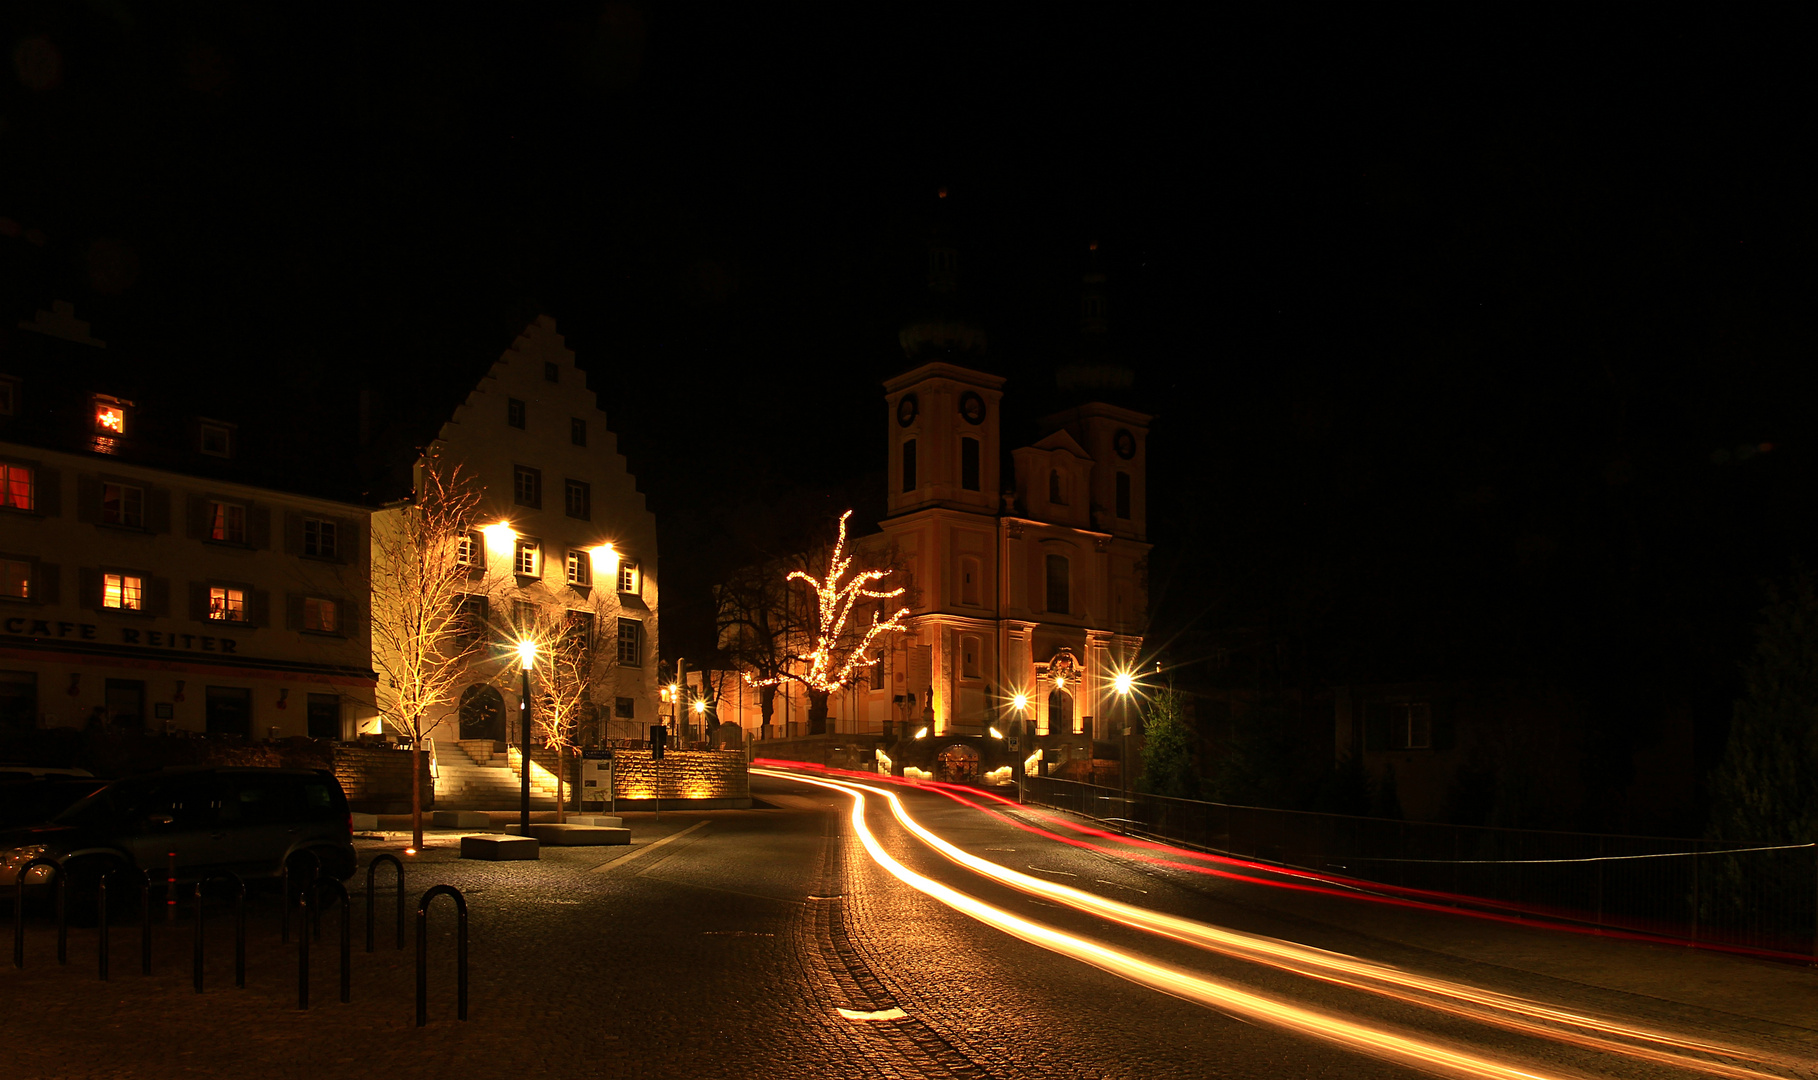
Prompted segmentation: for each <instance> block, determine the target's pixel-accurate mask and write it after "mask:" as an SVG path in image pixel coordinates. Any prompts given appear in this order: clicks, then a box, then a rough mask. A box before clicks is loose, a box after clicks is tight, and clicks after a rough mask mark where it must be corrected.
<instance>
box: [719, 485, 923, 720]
mask: <svg viewBox="0 0 1818 1080" xmlns="http://www.w3.org/2000/svg"><path fill="white" fill-rule="evenodd" d="M851 516H852V511H850V510H848V511H846V512H845V513H844V514H841V515H840V524H839V535H838V537H837V538H836V539H835V540H834V543H833V547H832V548H831V549H829V550H828V551H827V553H826V557H825V563H824V566H825V570H824V572H823V573H822V574H821V575H820V576H819V577H816V576H815V575H814V574H812V573H809V572H808V571H807V570H796V571H794V572H792V573H791V574H789V575H788V576H787V577H786V578H784V579H783V580H784V582H785V583H786V584H791V585H793V584H796V583H800V584H801V585H803V586H805V587H806V588H807V589H808V590H810V594H809V598H810V599H811V600H812V601H813V603H812V604H811V605H810V607H811V608H812V616H811V618H810V620H809V621H808V625H807V626H806V627H805V628H804V633H803V635H802V637H801V639H800V644H805V645H806V646H807V649H806V650H805V651H803V650H799V649H798V650H792V651H791V652H790V653H789V655H788V663H787V664H785V665H783V666H782V668H781V669H779V670H777V671H775V672H774V673H772V674H769V675H763V674H754V673H752V672H746V674H745V681H746V682H749V683H750V684H751V685H753V686H756V687H760V688H762V687H765V686H775V685H777V684H778V683H780V682H782V681H783V680H785V679H787V680H788V681H790V682H795V683H800V684H801V685H802V687H803V689H804V690H805V691H806V692H807V695H808V733H809V734H811V735H822V734H825V733H826V731H827V698H828V695H830V694H832V693H833V692H834V691H836V690H839V689H841V688H843V687H844V686H845V685H846V684H847V683H848V682H850V681H851V679H852V676H853V673H854V672H856V671H859V670H860V669H863V668H868V667H870V666H871V665H872V664H875V663H877V662H878V658H877V656H876V655H875V654H874V653H873V652H872V644H873V642H875V641H876V640H877V639H878V638H879V637H881V636H882V635H884V634H889V633H899V634H900V633H902V632H903V631H904V630H906V629H908V628H907V627H905V626H904V625H903V620H904V619H905V618H907V617H908V615H909V609H908V608H907V607H899V608H897V609H896V610H895V611H894V612H891V613H890V614H889V615H888V616H885V615H884V614H883V611H882V608H881V607H880V608H874V609H873V610H872V611H871V619H870V621H869V622H868V623H867V622H865V621H864V617H863V615H857V616H856V617H855V611H854V609H855V608H857V607H858V606H859V605H860V604H861V603H862V602H864V601H867V600H893V599H895V598H897V597H900V596H902V595H903V592H904V590H903V589H902V588H901V587H900V586H899V587H898V588H895V589H883V588H877V587H875V586H876V585H877V584H878V583H879V582H882V581H883V580H884V579H885V578H887V577H889V576H890V574H891V571H889V570H879V569H864V570H855V569H854V568H853V563H854V562H855V561H856V558H855V556H853V555H851V554H848V553H847V550H846V519H848V518H850V517H851ZM867 606H869V605H867Z"/></svg>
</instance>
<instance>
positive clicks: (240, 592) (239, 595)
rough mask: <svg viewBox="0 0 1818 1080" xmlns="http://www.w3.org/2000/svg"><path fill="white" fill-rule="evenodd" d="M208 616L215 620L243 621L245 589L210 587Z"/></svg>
mask: <svg viewBox="0 0 1818 1080" xmlns="http://www.w3.org/2000/svg"><path fill="white" fill-rule="evenodd" d="M208 617H209V618H210V619H213V620H215V621H217V622H245V621H246V591H245V590H244V589H230V588H225V587H222V586H212V587H210V588H209V590H208Z"/></svg>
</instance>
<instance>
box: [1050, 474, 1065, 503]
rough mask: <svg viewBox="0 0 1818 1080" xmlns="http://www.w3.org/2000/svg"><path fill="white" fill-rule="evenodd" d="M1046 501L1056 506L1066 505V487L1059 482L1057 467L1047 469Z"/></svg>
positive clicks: (1059, 476) (1059, 475)
mask: <svg viewBox="0 0 1818 1080" xmlns="http://www.w3.org/2000/svg"><path fill="white" fill-rule="evenodd" d="M1048 501H1049V502H1051V503H1053V504H1054V505H1056V506H1065V505H1067V489H1066V488H1065V487H1064V486H1062V484H1061V474H1060V470H1059V469H1049V470H1048Z"/></svg>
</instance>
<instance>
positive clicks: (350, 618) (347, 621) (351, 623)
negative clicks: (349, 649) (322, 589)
mask: <svg viewBox="0 0 1818 1080" xmlns="http://www.w3.org/2000/svg"><path fill="white" fill-rule="evenodd" d="M335 609H336V614H337V615H339V616H340V617H341V636H343V637H353V636H355V635H356V634H358V633H359V632H360V609H359V607H358V606H357V605H356V604H355V603H354V602H353V601H352V600H336V601H335Z"/></svg>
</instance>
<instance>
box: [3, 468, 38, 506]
mask: <svg viewBox="0 0 1818 1080" xmlns="http://www.w3.org/2000/svg"><path fill="white" fill-rule="evenodd" d="M32 473H33V469H32V467H31V466H30V465H14V464H10V463H8V462H5V461H0V507H4V508H6V509H8V510H30V509H32V508H33V507H35V506H37V505H38V500H37V491H36V490H35V488H34V484H33V479H34V477H33V475H32Z"/></svg>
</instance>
